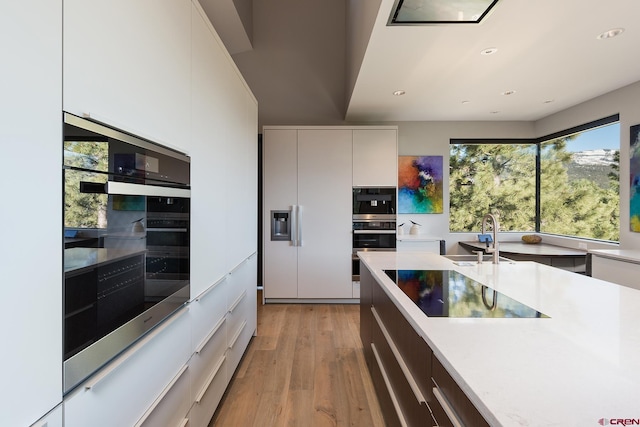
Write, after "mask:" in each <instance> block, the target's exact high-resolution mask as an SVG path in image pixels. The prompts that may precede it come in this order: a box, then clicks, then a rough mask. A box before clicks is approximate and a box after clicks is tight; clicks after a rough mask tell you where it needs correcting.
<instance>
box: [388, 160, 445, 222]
mask: <svg viewBox="0 0 640 427" xmlns="http://www.w3.org/2000/svg"><path fill="white" fill-rule="evenodd" d="M442 168H443V158H442V156H399V157H398V213H401V214H407V213H418V214H438V213H442V212H443V210H442Z"/></svg>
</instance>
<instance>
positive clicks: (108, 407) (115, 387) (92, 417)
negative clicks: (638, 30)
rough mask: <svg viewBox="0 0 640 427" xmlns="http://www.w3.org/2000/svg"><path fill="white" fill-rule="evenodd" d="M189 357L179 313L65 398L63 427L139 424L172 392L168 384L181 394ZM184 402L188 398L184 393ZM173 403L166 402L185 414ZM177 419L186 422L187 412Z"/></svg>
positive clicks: (185, 323)
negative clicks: (175, 386) (177, 389)
mask: <svg viewBox="0 0 640 427" xmlns="http://www.w3.org/2000/svg"><path fill="white" fill-rule="evenodd" d="M190 356H191V336H190V318H189V316H188V308H183V309H182V311H180V312H179V313H176V314H175V315H174V316H173V317H172V318H170V319H168V320H167V321H165V323H162V324H161V325H159V326H158V327H157V328H156V329H153V330H152V331H151V332H150V333H149V335H148V336H147V337H145V338H143V339H142V340H141V341H140V342H139V343H137V344H134V346H133V347H132V348H131V349H130V350H128V351H126V352H125V353H123V354H122V355H121V356H119V357H118V358H116V359H115V360H114V361H112V362H111V363H110V364H108V365H107V366H105V367H104V368H103V369H102V370H100V371H98V372H97V373H96V374H95V375H94V376H92V377H90V378H89V379H88V380H87V381H86V382H85V383H83V384H81V385H79V386H78V387H77V388H76V389H75V390H74V391H73V392H72V393H71V394H70V395H69V396H67V397H65V401H64V425H65V426H66V427H74V426H78V427H84V426H89V425H90V426H96V427H100V426H105V427H110V426H116V425H117V426H125V425H126V426H133V425H136V423H143V422H144V421H145V419H146V418H147V417H148V416H151V414H152V413H153V412H154V409H155V408H154V406H157V404H158V403H160V402H162V400H163V397H164V395H166V394H167V393H169V392H170V391H171V390H172V389H173V384H172V383H174V384H175V383H177V384H178V387H180V389H182V388H181V387H183V386H184V384H185V383H184V382H182V381H185V380H184V379H182V376H183V375H188V374H187V373H186V372H185V369H186V367H187V363H188V361H189V357H190ZM187 384H188V383H187ZM172 396H173V395H172ZM185 396H187V397H188V396H189V389H188V387H187V389H186V394H185ZM176 399H177V400H173V398H170V400H169V402H171V404H170V405H169V406H171V407H174V408H175V407H182V408H184V405H181V404H180V402H182V401H181V400H180V399H181V397H178V398H176ZM176 402H177V403H176ZM150 408H151V410H150ZM186 410H188V405H187V407H186ZM178 415H179V416H180V417H185V416H186V412H184V413H181V414H178Z"/></svg>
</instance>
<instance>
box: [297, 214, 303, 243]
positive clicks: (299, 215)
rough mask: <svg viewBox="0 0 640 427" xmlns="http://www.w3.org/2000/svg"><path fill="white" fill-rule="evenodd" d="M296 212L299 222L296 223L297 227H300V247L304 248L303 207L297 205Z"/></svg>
mask: <svg viewBox="0 0 640 427" xmlns="http://www.w3.org/2000/svg"><path fill="white" fill-rule="evenodd" d="M296 211H297V213H296V217H297V218H298V220H297V221H296V226H297V227H298V233H297V235H298V236H297V239H298V246H302V206H300V205H297V206H296Z"/></svg>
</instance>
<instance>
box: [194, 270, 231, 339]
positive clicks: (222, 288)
mask: <svg viewBox="0 0 640 427" xmlns="http://www.w3.org/2000/svg"><path fill="white" fill-rule="evenodd" d="M228 284H229V280H228V277H227V276H224V277H223V278H221V279H220V280H218V281H216V282H215V283H213V284H212V285H211V286H210V287H209V288H208V289H207V290H205V291H204V292H202V293H201V294H200V295H198V296H197V297H195V299H194V300H193V301H191V306H190V310H189V315H190V316H191V323H192V327H191V339H192V342H193V347H194V350H195V349H196V348H197V346H199V345H200V344H201V343H202V341H203V340H204V339H205V338H206V337H207V335H209V333H210V332H211V327H212V326H213V325H215V324H216V323H217V322H218V321H219V320H220V319H221V318H222V317H224V316H225V315H226V313H227V288H228Z"/></svg>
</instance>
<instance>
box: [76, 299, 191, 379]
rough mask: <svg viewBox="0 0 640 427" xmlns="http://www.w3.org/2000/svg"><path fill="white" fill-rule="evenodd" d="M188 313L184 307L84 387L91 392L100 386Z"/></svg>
mask: <svg viewBox="0 0 640 427" xmlns="http://www.w3.org/2000/svg"><path fill="white" fill-rule="evenodd" d="M187 311H189V309H188V308H185V307H183V308H182V309H181V311H180V312H178V313H176V314H175V315H174V316H173V317H171V318H170V319H168V320H167V321H165V322H163V323H162V324H160V325H159V326H158V327H156V328H154V329H153V330H152V331H151V332H149V333H148V334H147V335H145V337H144V338H142V339H141V340H140V341H138V342H137V343H136V344H134V345H133V346H131V347H130V348H129V349H128V350H126V351H125V352H124V353H123V354H122V356H120V357H118V358H117V359H116V360H115V361H114V362H113V363H111V364H110V365H108V366H107V367H105V368H104V369H103V370H102V371H100V372H98V373H97V374H96V376H95V377H94V378H93V379H92V380H90V381H87V382H86V383H85V385H84V389H85V391H88V390H91V389H93V388H95V387H97V386H98V384H100V383H101V382H102V380H104V379H105V378H106V377H108V376H109V374H111V373H112V372H113V371H115V370H116V369H118V368H119V367H120V366H121V365H123V364H124V363H125V362H126V361H127V360H129V358H130V357H131V356H133V355H134V354H136V352H137V351H138V350H140V349H141V348H142V347H144V346H145V344H147V343H148V342H149V341H151V340H152V339H153V338H154V337H155V336H157V335H159V334H160V333H161V332H162V331H164V330H165V329H167V328H168V327H169V326H170V325H172V324H173V323H175V322H176V321H177V320H178V319H179V318H180V317H182V316H183V315H184V314H185V313H186V312H187Z"/></svg>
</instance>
